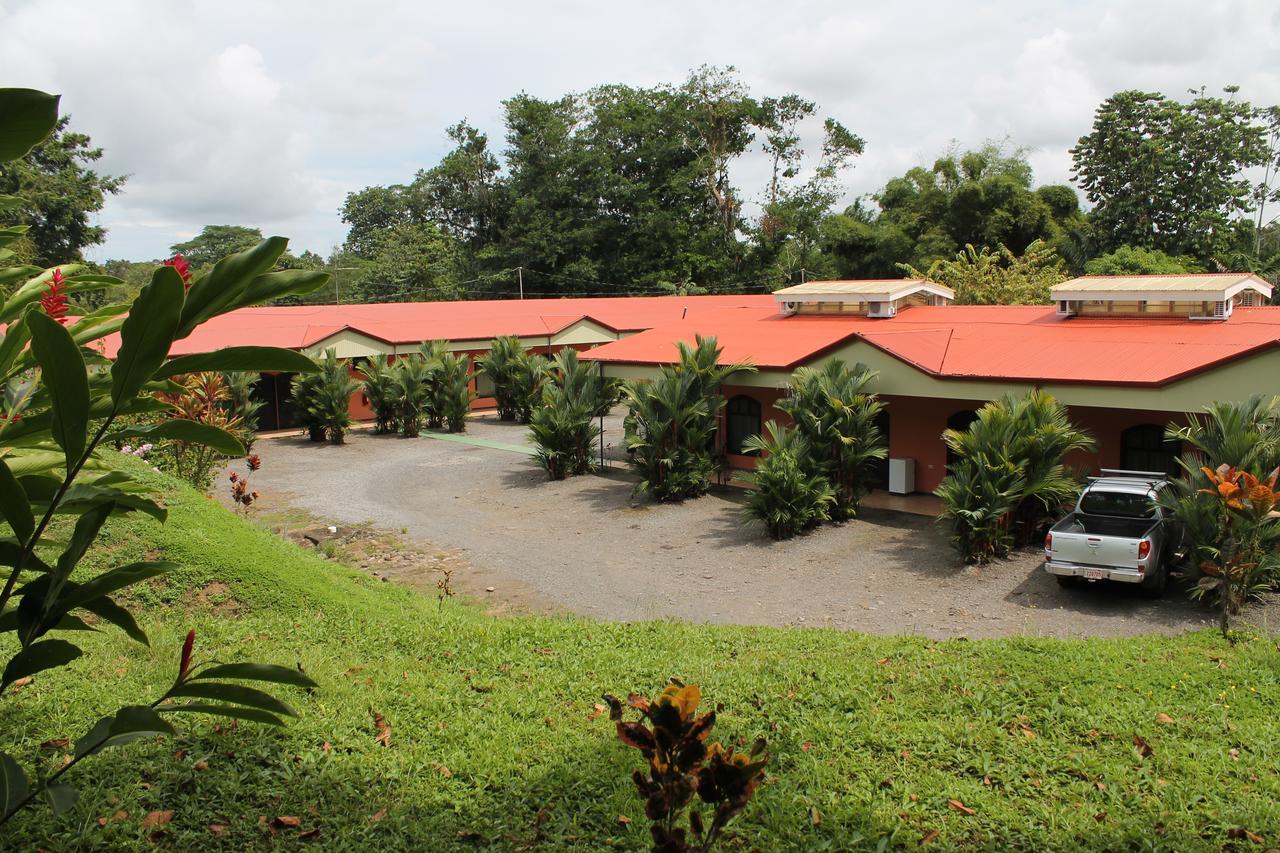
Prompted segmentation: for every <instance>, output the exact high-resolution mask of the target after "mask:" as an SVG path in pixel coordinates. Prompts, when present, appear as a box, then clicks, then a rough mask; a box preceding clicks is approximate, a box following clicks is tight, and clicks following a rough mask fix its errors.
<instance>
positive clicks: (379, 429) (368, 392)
mask: <svg viewBox="0 0 1280 853" xmlns="http://www.w3.org/2000/svg"><path fill="white" fill-rule="evenodd" d="M360 375H361V378H362V379H363V382H361V384H360V389H361V391H362V392H363V393H364V396H365V399H367V400H368V401H369V408H370V409H372V410H373V432H374V434H375V435H385V434H386V433H389V432H395V431H396V430H397V429H398V428H399V421H400V398H399V396H398V393H397V386H396V376H395V368H394V367H393V366H392V364H391V359H390V358H389V357H387V356H385V355H375V356H373V357H372V358H370V359H369V360H368V361H367V362H365V363H364V364H363V365H361V366H360Z"/></svg>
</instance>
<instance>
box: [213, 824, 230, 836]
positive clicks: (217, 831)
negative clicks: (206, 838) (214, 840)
mask: <svg viewBox="0 0 1280 853" xmlns="http://www.w3.org/2000/svg"><path fill="white" fill-rule="evenodd" d="M226 828H227V827H226V826H225V825H224V824H221V823H211V824H209V831H210V832H212V833H213V834H214V835H221V834H222V833H223V831H224V830H225V829H226Z"/></svg>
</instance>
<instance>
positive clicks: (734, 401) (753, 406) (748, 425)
mask: <svg viewBox="0 0 1280 853" xmlns="http://www.w3.org/2000/svg"><path fill="white" fill-rule="evenodd" d="M762 411H763V410H762V408H761V406H760V401H759V400H757V399H755V398H754V397H748V396H747V395H746V394H738V395H737V396H735V397H730V398H729V402H728V403H727V404H725V409H724V412H725V446H724V449H725V452H726V453H732V454H736V455H744V454H743V451H742V445H743V443H744V442H745V441H746V440H747V439H748V438H750V437H751V436H753V435H759V434H760V430H761V423H760V417H761V412H762ZM745 455H749V456H751V455H755V454H754V453H749V454H745Z"/></svg>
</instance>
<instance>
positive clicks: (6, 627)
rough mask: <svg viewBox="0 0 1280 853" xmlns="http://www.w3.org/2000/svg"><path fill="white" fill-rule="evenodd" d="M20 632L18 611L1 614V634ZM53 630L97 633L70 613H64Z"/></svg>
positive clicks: (13, 610)
mask: <svg viewBox="0 0 1280 853" xmlns="http://www.w3.org/2000/svg"><path fill="white" fill-rule="evenodd" d="M16 630H18V611H17V609H16V608H15V609H10V610H6V611H5V612H4V613H0V634H6V633H8V632H9V631H16ZM51 630H54V631H96V630H97V629H96V628H92V627H90V626H89V624H88V623H87V622H85V621H84V620H83V619H81V618H80V617H79V616H73V615H72V614H70V613H64V614H63V616H62V618H61V619H59V620H58V624H57V625H54V626H53V628H52V629H51Z"/></svg>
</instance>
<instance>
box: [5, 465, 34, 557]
mask: <svg viewBox="0 0 1280 853" xmlns="http://www.w3.org/2000/svg"><path fill="white" fill-rule="evenodd" d="M0 517H3V518H4V520H5V521H7V522H9V526H10V527H12V528H13V532H14V533H15V534H17V536H18V539H20V540H21V541H23V542H26V541H27V540H28V539H29V538H31V534H32V532H33V531H34V530H35V528H36V519H35V516H34V515H33V514H32V512H31V504H30V503H29V502H28V501H27V493H26V492H25V491H24V490H23V488H22V485H21V484H20V483H19V482H18V478H17V477H15V476H13V472H12V471H10V470H9V466H8V465H7V464H6V463H5V461H4V460H3V459H0Z"/></svg>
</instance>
